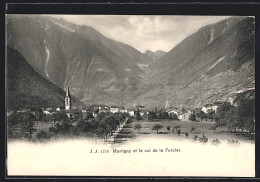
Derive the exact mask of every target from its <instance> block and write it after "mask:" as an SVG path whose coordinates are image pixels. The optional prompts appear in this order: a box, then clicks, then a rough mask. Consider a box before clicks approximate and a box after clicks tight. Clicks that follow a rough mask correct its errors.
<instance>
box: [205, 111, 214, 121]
mask: <svg viewBox="0 0 260 182" xmlns="http://www.w3.org/2000/svg"><path fill="white" fill-rule="evenodd" d="M206 115H207V118H208V119H211V121H213V119H214V116H215V111H214V110H212V111H209V112H208V113H207V114H206Z"/></svg>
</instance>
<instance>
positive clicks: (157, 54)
mask: <svg viewBox="0 0 260 182" xmlns="http://www.w3.org/2000/svg"><path fill="white" fill-rule="evenodd" d="M165 53H166V52H164V51H161V50H157V51H155V52H153V51H150V50H146V51H145V53H144V54H146V55H147V56H149V57H150V58H152V60H154V61H157V60H159V59H160V58H161V57H162V56H164V54H165Z"/></svg>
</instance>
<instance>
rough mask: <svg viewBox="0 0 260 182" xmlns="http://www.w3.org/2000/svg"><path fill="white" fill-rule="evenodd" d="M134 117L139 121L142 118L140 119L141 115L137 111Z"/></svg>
mask: <svg viewBox="0 0 260 182" xmlns="http://www.w3.org/2000/svg"><path fill="white" fill-rule="evenodd" d="M135 117H136V120H141V119H142V118H141V114H140V112H139V111H137V112H136V113H135Z"/></svg>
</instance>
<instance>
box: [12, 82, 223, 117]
mask: <svg viewBox="0 0 260 182" xmlns="http://www.w3.org/2000/svg"><path fill="white" fill-rule="evenodd" d="M224 103H225V102H224V101H219V102H214V103H212V104H206V105H205V106H204V107H202V108H197V109H188V108H182V109H179V108H177V107H171V106H170V105H169V103H168V100H167V101H166V103H165V107H164V108H163V109H159V110H157V109H156V110H152V109H147V108H145V106H143V105H137V106H135V107H134V108H131V109H126V108H124V107H123V106H116V105H112V106H107V105H103V104H93V105H90V106H88V107H84V108H82V109H78V108H76V109H73V108H72V106H71V105H72V102H71V95H70V91H69V87H68V88H67V90H66V96H65V105H64V106H58V107H56V108H51V107H50V108H41V109H42V111H43V113H44V114H46V115H52V114H54V113H57V112H60V111H63V112H64V113H65V114H66V115H67V116H68V118H74V116H75V115H76V114H78V113H81V114H82V117H83V119H85V118H89V117H94V118H95V117H96V116H97V115H98V113H108V112H110V113H113V114H114V113H118V112H119V113H128V114H129V115H130V116H135V117H142V118H149V117H150V116H152V115H153V116H152V117H154V115H155V116H156V114H158V112H161V114H162V115H164V116H165V114H166V116H167V117H168V118H175V119H178V120H181V121H189V120H190V117H191V115H196V114H198V113H200V112H201V111H203V112H204V113H205V114H207V113H209V112H212V111H215V112H216V111H217V109H218V107H219V106H220V105H222V104H224ZM26 111H27V110H26V109H24V110H20V111H18V112H21V113H22V112H26ZM10 114H11V113H9V115H10ZM156 117H157V116H156Z"/></svg>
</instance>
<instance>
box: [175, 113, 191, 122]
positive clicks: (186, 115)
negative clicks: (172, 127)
mask: <svg viewBox="0 0 260 182" xmlns="http://www.w3.org/2000/svg"><path fill="white" fill-rule="evenodd" d="M190 115H191V113H189V112H186V113H182V114H180V115H179V116H178V117H179V119H180V120H182V121H189V117H190Z"/></svg>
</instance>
